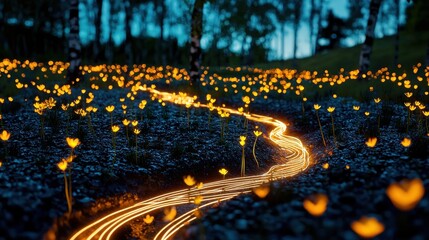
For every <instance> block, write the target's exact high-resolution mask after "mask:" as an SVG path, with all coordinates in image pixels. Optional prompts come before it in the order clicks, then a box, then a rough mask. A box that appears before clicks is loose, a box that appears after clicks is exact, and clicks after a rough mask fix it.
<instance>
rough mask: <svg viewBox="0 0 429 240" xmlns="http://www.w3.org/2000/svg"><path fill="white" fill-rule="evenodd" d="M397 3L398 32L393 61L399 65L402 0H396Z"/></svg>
mask: <svg viewBox="0 0 429 240" xmlns="http://www.w3.org/2000/svg"><path fill="white" fill-rule="evenodd" d="M395 4H396V8H395V10H396V12H395V13H396V14H395V15H396V34H395V53H394V56H393V63H394V64H395V66H396V65H398V63H399V62H398V60H399V24H400V21H399V20H400V17H401V15H400V12H401V2H400V0H395Z"/></svg>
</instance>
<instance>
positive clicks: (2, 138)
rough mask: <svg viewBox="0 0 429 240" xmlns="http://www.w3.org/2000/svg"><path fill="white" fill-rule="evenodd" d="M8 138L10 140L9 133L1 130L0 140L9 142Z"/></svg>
mask: <svg viewBox="0 0 429 240" xmlns="http://www.w3.org/2000/svg"><path fill="white" fill-rule="evenodd" d="M9 138H10V132H8V131H6V130H3V131H2V132H1V134H0V139H1V140H2V141H5V142H6V141H7V140H9Z"/></svg>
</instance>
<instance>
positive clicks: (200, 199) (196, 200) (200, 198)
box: [194, 196, 203, 205]
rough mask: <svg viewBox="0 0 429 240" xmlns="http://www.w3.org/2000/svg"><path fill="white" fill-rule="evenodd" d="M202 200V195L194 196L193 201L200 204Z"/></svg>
mask: <svg viewBox="0 0 429 240" xmlns="http://www.w3.org/2000/svg"><path fill="white" fill-rule="evenodd" d="M202 201H203V196H196V197H195V198H194V203H195V204H197V205H200V204H201V202H202Z"/></svg>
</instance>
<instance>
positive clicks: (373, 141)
mask: <svg viewBox="0 0 429 240" xmlns="http://www.w3.org/2000/svg"><path fill="white" fill-rule="evenodd" d="M365 144H366V145H367V146H368V147H370V148H373V147H375V145H376V144H377V138H376V137H373V138H368V140H367V141H366V142H365Z"/></svg>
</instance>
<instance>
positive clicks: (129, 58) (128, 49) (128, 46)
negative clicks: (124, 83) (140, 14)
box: [124, 0, 134, 65]
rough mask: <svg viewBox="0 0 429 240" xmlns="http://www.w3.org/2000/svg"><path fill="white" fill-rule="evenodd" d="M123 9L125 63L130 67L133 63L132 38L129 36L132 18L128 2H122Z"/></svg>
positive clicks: (128, 0)
mask: <svg viewBox="0 0 429 240" xmlns="http://www.w3.org/2000/svg"><path fill="white" fill-rule="evenodd" d="M124 8H125V41H124V44H125V57H126V60H125V62H126V63H127V64H128V65H131V64H132V63H133V62H134V58H133V50H132V48H133V46H132V43H133V42H132V36H131V18H132V6H131V2H130V0H127V1H125V2H124Z"/></svg>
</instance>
